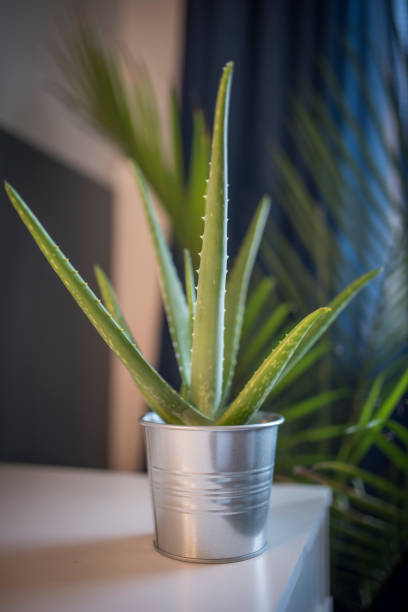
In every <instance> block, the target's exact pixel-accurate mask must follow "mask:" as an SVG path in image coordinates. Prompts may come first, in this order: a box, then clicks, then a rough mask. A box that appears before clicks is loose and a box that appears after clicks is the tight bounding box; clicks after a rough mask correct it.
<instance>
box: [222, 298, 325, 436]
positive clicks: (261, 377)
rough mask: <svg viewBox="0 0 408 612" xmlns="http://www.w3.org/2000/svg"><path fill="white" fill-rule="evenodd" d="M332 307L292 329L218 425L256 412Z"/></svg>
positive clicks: (243, 420)
mask: <svg viewBox="0 0 408 612" xmlns="http://www.w3.org/2000/svg"><path fill="white" fill-rule="evenodd" d="M329 310H330V309H329V308H319V309H318V310H315V311H314V312H312V313H311V314H310V315H308V316H307V317H305V318H304V319H302V321H300V323H298V324H297V325H296V326H295V327H294V328H293V329H292V331H291V332H290V333H289V334H288V335H287V336H286V338H284V339H283V340H282V341H281V342H280V343H279V345H278V346H277V347H276V348H275V349H274V350H273V351H272V353H271V354H270V355H269V357H267V358H266V359H265V361H264V362H263V364H262V365H261V366H260V367H259V368H258V369H257V371H256V372H255V374H254V375H253V376H252V378H251V379H250V380H249V381H248V382H247V384H246V385H245V387H244V388H243V390H242V391H241V393H240V394H239V395H238V397H237V398H236V399H235V400H234V401H233V402H232V404H231V405H230V406H229V408H228V409H227V410H226V412H224V414H223V415H222V416H221V417H220V418H219V419H218V421H216V424H217V425H239V424H242V423H246V422H247V421H248V420H249V419H250V418H251V416H252V415H253V414H255V412H256V411H257V410H258V409H259V408H260V407H261V406H262V404H263V402H264V400H265V399H266V397H267V396H268V393H269V392H270V391H271V389H272V388H273V386H274V384H275V383H276V381H277V380H278V379H279V376H280V375H281V373H282V371H283V370H284V368H285V366H286V365H287V363H288V361H289V359H290V358H291V357H292V355H293V353H294V351H295V350H296V348H297V347H298V346H299V343H300V342H301V341H302V338H303V337H304V336H305V334H306V333H307V332H308V331H309V330H310V329H311V328H312V327H313V326H314V325H315V324H316V322H317V321H318V320H319V319H320V318H321V317H323V316H324V315H325V314H327V312H328V311H329Z"/></svg>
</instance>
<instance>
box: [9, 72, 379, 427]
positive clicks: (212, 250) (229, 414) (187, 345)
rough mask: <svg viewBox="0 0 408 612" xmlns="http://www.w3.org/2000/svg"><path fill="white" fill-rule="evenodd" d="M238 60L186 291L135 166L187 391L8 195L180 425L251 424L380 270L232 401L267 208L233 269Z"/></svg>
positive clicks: (304, 329) (298, 333)
mask: <svg viewBox="0 0 408 612" xmlns="http://www.w3.org/2000/svg"><path fill="white" fill-rule="evenodd" d="M232 73H233V64H232V63H228V64H227V65H226V66H225V68H224V71H223V74H222V77H221V82H220V86H219V90H218V96H217V102H216V110H215V120H214V130H213V138H212V147H211V162H210V172H209V178H208V181H207V192H206V195H205V198H206V206H205V217H204V233H203V236H202V249H201V254H200V266H199V270H198V284H197V287H195V286H194V285H195V283H194V271H193V268H192V264H191V256H190V253H189V252H188V251H186V252H185V270H186V274H185V276H186V279H185V280H186V282H185V285H186V286H185V290H183V287H182V284H181V282H180V279H179V277H178V274H177V271H176V267H175V265H174V263H173V261H172V257H171V254H170V250H169V248H168V246H167V244H166V241H165V239H164V236H163V234H162V231H161V228H160V225H159V223H158V221H157V218H156V215H155V211H154V208H153V205H152V202H151V200H150V195H149V192H148V189H147V186H146V183H145V180H144V177H143V174H142V172H141V170H140V168H139V166H138V165H137V164H136V163H135V164H134V168H135V176H136V180H137V183H138V186H139V189H140V192H141V196H142V201H143V206H144V209H145V212H146V217H147V221H148V226H149V231H150V233H151V236H152V241H153V245H154V249H155V252H156V256H157V262H158V269H159V278H160V286H161V291H162V296H163V301H164V304H165V311H166V316H167V320H168V324H169V328H170V334H171V338H172V342H173V346H174V350H175V354H176V358H177V363H178V367H179V370H180V375H181V380H182V386H181V389H180V391H176V390H175V389H173V388H172V387H171V386H169V385H168V384H167V383H166V382H165V381H164V380H163V378H162V377H161V376H160V374H159V373H158V372H157V371H156V370H155V369H154V368H153V367H152V366H151V365H150V364H149V363H148V362H147V360H146V359H145V358H144V356H143V355H142V353H141V351H140V349H139V347H138V345H137V343H136V341H135V340H134V338H133V336H132V333H131V331H130V329H129V327H128V325H127V324H126V321H125V319H124V317H123V314H122V312H121V310H120V307H119V304H118V301H117V299H116V296H115V293H114V290H113V287H112V285H111V284H110V282H109V280H108V279H107V277H106V276H105V274H104V272H103V271H102V270H101V269H100V268H96V278H97V282H98V285H99V288H100V292H101V295H102V299H103V302H102V301H101V300H100V299H99V298H98V297H97V296H96V295H95V294H94V293H93V291H92V290H91V289H90V288H89V286H88V284H87V283H86V282H85V281H84V280H83V279H82V278H81V276H80V275H79V273H78V271H77V270H75V268H74V267H73V266H72V265H71V264H70V262H69V260H68V258H67V257H66V256H65V255H64V254H63V253H62V251H61V250H60V249H59V247H58V246H57V245H56V244H55V242H54V241H53V239H52V238H51V237H50V236H49V234H48V233H47V232H46V230H45V229H44V228H43V227H42V225H41V224H40V222H39V221H38V219H37V218H36V217H35V215H34V214H33V213H32V212H31V210H30V209H29V207H28V206H27V205H26V204H25V203H24V201H23V200H22V198H21V197H20V196H19V195H18V193H17V192H16V191H15V190H14V189H13V188H12V187H11V186H10V185H9V184H7V183H6V191H7V193H8V196H9V198H10V200H11V202H12V204H13V206H14V207H15V209H16V211H17V212H18V214H19V215H20V217H21V219H22V221H23V223H24V224H25V225H26V227H27V229H28V230H29V232H30V233H31V235H32V237H33V238H34V240H35V241H36V242H37V244H38V246H39V248H40V249H41V251H42V252H43V254H44V256H45V257H46V259H47V260H48V262H49V263H50V265H51V266H52V268H53V269H54V271H55V272H56V273H57V275H58V276H59V277H60V279H61V280H62V282H63V283H64V285H65V286H66V288H67V289H68V291H69V292H70V293H71V295H72V296H73V298H74V299H75V300H76V302H77V303H78V305H79V306H80V308H81V309H82V310H83V312H84V313H85V315H86V316H87V317H88V319H89V320H90V322H91V323H92V324H93V325H94V327H95V328H96V330H97V331H98V332H99V334H100V335H101V336H102V338H103V339H104V340H105V342H106V343H107V344H108V346H109V347H110V348H111V349H112V350H113V351H114V352H115V354H116V355H117V356H118V358H119V359H120V360H121V361H122V362H123V364H124V365H125V366H126V367H127V369H128V370H129V372H130V374H131V376H132V377H133V379H134V381H135V383H136V384H137V386H138V387H139V389H140V391H141V393H142V395H143V396H144V398H145V400H146V402H147V403H148V405H149V406H150V407H151V408H152V409H153V410H154V411H156V412H157V414H158V415H159V416H160V417H161V418H162V419H163V421H165V422H167V423H171V424H183V425H220V426H223V425H239V424H243V423H246V422H248V421H249V420H250V419H251V418H252V417H253V416H254V415H255V413H256V412H257V411H258V410H259V409H260V408H261V407H262V405H263V403H264V402H265V400H266V399H267V398H268V397H269V396H270V394H271V392H272V391H273V388H274V386H275V385H276V383H277V382H278V381H279V380H280V379H281V378H282V376H283V375H284V374H285V373H287V372H288V371H289V369H291V368H292V367H293V366H294V365H296V363H297V362H298V361H299V359H300V358H301V357H303V356H304V354H305V353H306V351H308V350H309V349H310V348H311V347H312V346H313V344H314V343H315V342H316V341H317V340H318V339H319V338H320V336H321V335H322V333H323V332H324V331H325V330H326V329H327V327H328V326H329V325H330V324H331V323H332V322H333V321H334V320H335V318H336V317H337V316H338V315H339V314H340V312H341V311H342V310H343V308H344V307H345V306H346V305H347V303H348V302H349V301H350V300H351V299H352V298H353V297H354V296H355V295H356V294H357V293H358V292H359V291H360V290H361V289H362V288H363V287H364V286H365V285H366V283H367V282H368V281H369V280H370V279H371V278H373V277H374V276H375V275H376V274H377V273H378V270H374V271H373V272H369V273H368V274H365V275H363V276H362V277H360V278H359V279H357V280H356V281H354V283H352V284H351V285H350V286H349V287H347V288H346V289H345V290H344V291H343V292H342V293H340V294H339V295H338V296H337V297H336V298H335V299H334V300H333V301H332V302H331V303H330V304H329V306H328V307H322V308H318V309H317V310H315V311H314V312H312V313H311V314H309V315H307V316H306V317H305V318H304V319H303V320H301V321H300V322H299V323H298V324H297V325H295V326H294V327H293V329H291V330H290V331H289V332H288V333H287V334H286V336H285V337H284V338H282V339H281V341H280V342H279V343H278V344H277V345H276V346H275V347H274V348H273V350H272V351H271V352H270V354H269V355H268V356H267V357H266V359H265V360H264V361H263V363H262V364H261V365H260V366H259V367H258V369H256V371H255V372H254V373H253V375H252V376H251V378H250V379H249V380H248V381H247V383H246V384H245V385H244V387H243V388H242V389H241V391H240V392H239V393H238V394H237V395H236V397H235V398H233V399H232V401H231V399H230V394H231V388H232V381H233V378H234V371H235V366H236V362H237V354H238V349H239V341H240V337H241V332H242V327H243V320H244V310H245V302H246V297H247V290H248V284H249V278H250V274H251V271H252V268H253V265H254V261H255V257H256V254H257V251H258V248H259V245H260V241H261V237H262V233H263V230H264V227H265V223H266V220H267V216H268V212H269V207H270V204H269V200H268V199H267V198H263V199H262V200H261V202H260V204H259V206H258V209H257V211H256V213H255V216H254V219H253V221H252V223H251V225H250V227H249V229H248V232H247V235H246V237H245V239H244V242H243V245H242V247H241V250H240V251H239V253H238V256H237V258H236V261H235V262H234V264H233V266H232V267H231V269H230V270H227V209H228V204H227V203H228V197H227V118H228V108H229V97H230V89H231V80H232Z"/></svg>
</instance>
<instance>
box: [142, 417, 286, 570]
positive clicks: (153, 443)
mask: <svg viewBox="0 0 408 612" xmlns="http://www.w3.org/2000/svg"><path fill="white" fill-rule="evenodd" d="M283 420H284V419H283V418H282V417H281V416H278V415H271V414H258V419H257V421H256V422H254V423H251V424H248V425H238V426H228V427H183V426H178V425H167V424H165V423H163V422H162V421H161V420H160V418H159V417H158V416H157V415H155V414H154V413H152V412H150V413H148V414H147V415H145V416H144V417H143V418H142V419H141V423H142V425H143V426H144V429H145V434H146V447H147V458H148V469H149V478H150V485H151V491H152V500H153V510H154V520H155V537H156V539H155V542H154V545H155V547H156V549H157V550H158V551H159V552H161V553H163V554H165V555H167V556H169V557H173V558H175V559H180V560H182V561H193V562H199V563H227V562H232V561H241V560H243V559H248V558H250V557H254V556H255V555H259V554H260V553H261V552H263V551H264V550H265V548H266V546H267V541H266V533H267V519H268V510H269V498H270V492H271V485H272V478H273V468H274V461H275V450H276V440H277V435H278V425H280V424H281V423H282V422H283Z"/></svg>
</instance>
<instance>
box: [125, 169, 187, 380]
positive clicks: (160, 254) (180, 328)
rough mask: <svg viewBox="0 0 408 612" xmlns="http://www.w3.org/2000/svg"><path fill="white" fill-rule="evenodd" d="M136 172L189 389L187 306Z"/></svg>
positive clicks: (160, 232)
mask: <svg viewBox="0 0 408 612" xmlns="http://www.w3.org/2000/svg"><path fill="white" fill-rule="evenodd" d="M134 169H135V175H136V180H137V183H138V186H139V189H140V193H141V196H142V201H143V206H144V209H145V212H146V217H147V221H148V224H149V230H150V233H151V236H152V240H153V246H154V250H155V252H156V258H157V263H158V266H159V277H160V288H161V292H162V297H163V302H164V308H165V311H166V317H167V321H168V324H169V329H170V335H171V339H172V342H173V347H174V351H175V354H176V359H177V364H178V367H179V370H180V374H181V378H182V380H183V382H184V383H185V385H187V387H188V386H189V385H190V372H191V370H190V367H191V361H190V360H191V355H190V353H191V336H190V319H189V311H188V306H187V302H186V299H185V297H184V292H183V288H182V286H181V283H180V279H179V277H178V274H177V270H176V267H175V265H174V263H173V259H172V256H171V254H170V250H169V248H168V246H167V243H166V240H165V238H164V236H163V232H162V230H161V228H160V224H159V222H158V220H157V217H156V214H155V211H154V208H153V203H152V201H151V199H150V194H149V192H148V189H147V186H146V183H145V180H144V177H143V174H142V173H141V171H140V169H139V167H138V166H137V164H136V163H135V164H134Z"/></svg>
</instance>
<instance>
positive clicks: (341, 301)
mask: <svg viewBox="0 0 408 612" xmlns="http://www.w3.org/2000/svg"><path fill="white" fill-rule="evenodd" d="M381 270H382V268H377V269H376V270H372V271H371V272H367V273H366V274H363V276H360V278H357V279H356V280H355V281H353V282H352V283H351V284H350V285H348V287H346V288H345V289H343V291H342V292H341V293H339V294H338V295H337V296H336V297H335V298H334V300H332V301H331V302H330V303H329V304H328V307H329V309H330V310H329V311H328V312H327V313H326V315H324V316H323V317H321V318H320V320H319V322H318V324H317V325H316V327H313V329H311V330H310V331H309V332H308V333H307V334H306V335H305V337H304V338H303V340H302V342H301V343H300V344H299V346H298V348H297V349H296V352H295V354H294V355H293V358H292V359H291V361H290V363H289V365H288V368H287V371H289V370H290V369H292V368H293V366H294V365H295V364H296V363H298V361H299V360H300V359H301V358H302V357H303V355H304V354H305V353H307V351H309V349H311V348H312V346H313V345H314V344H315V343H316V342H317V341H318V339H319V338H320V337H321V336H322V335H323V334H324V332H325V331H326V330H327V328H328V327H329V326H330V325H331V324H332V323H334V321H335V320H336V319H337V317H338V316H339V315H340V314H341V312H342V311H343V310H344V309H345V307H346V306H347V304H348V303H349V302H350V301H351V300H352V299H353V298H354V297H355V296H356V295H357V294H358V293H359V292H360V291H361V290H362V289H363V287H365V285H366V284H367V283H368V282H369V281H370V280H371V279H373V278H374V277H375V276H377V274H379V272H381Z"/></svg>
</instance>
